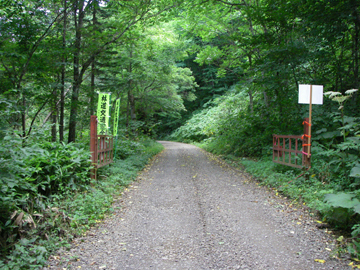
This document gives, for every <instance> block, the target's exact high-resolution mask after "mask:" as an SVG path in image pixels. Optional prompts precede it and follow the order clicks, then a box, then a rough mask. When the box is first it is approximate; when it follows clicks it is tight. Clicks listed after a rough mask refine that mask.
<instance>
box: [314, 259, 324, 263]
mask: <svg viewBox="0 0 360 270" xmlns="http://www.w3.org/2000/svg"><path fill="white" fill-rule="evenodd" d="M315 262H319V263H325V260H320V259H315Z"/></svg>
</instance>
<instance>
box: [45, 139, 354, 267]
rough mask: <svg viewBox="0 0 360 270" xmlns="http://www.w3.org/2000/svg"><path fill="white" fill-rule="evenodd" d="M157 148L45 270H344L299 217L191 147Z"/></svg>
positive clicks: (326, 240)
mask: <svg viewBox="0 0 360 270" xmlns="http://www.w3.org/2000/svg"><path fill="white" fill-rule="evenodd" d="M161 143H162V144H163V145H164V146H165V150H164V151H163V152H162V153H161V154H159V155H158V156H157V157H156V158H155V159H154V160H153V162H152V164H151V166H149V167H148V168H147V169H146V170H144V171H143V172H142V174H141V175H140V176H139V177H138V180H137V181H136V182H134V183H133V184H132V185H131V186H130V187H129V188H128V189H127V190H126V191H125V192H124V194H123V195H122V197H121V198H120V199H119V200H117V201H116V202H115V204H114V207H115V208H118V210H117V211H115V213H114V215H113V216H111V217H109V218H107V219H106V220H105V221H104V222H103V223H101V224H100V225H99V226H98V227H97V228H94V229H92V230H91V231H90V232H89V233H88V234H87V236H85V237H82V238H78V239H77V240H76V241H75V242H74V244H73V247H72V248H71V249H70V250H68V251H63V252H62V253H61V254H59V256H58V257H56V256H55V257H52V258H51V259H50V261H49V264H50V265H49V267H47V268H44V269H119V270H120V269H121V270H122V269H134V270H140V269H166V270H168V269H169V270H170V269H179V270H183V269H193V270H198V269H248V270H254V269H281V270H288V269H297V270H301V269H304V270H305V269H306V270H309V269H326V270H329V269H351V268H350V267H348V266H346V264H345V263H343V262H341V261H338V260H336V259H332V258H331V257H330V254H331V252H330V250H333V249H334V246H333V242H334V239H333V238H331V237H330V236H329V235H328V234H327V233H326V232H325V231H323V230H319V229H318V228H317V227H316V222H315V220H313V219H312V218H311V217H309V215H308V213H307V211H306V210H303V209H295V208H296V207H294V206H293V207H291V205H290V203H289V202H288V201H286V200H285V199H283V198H280V197H279V196H277V195H276V194H275V192H271V191H269V190H268V189H267V188H265V187H259V186H258V185H257V184H256V183H255V182H254V181H250V180H249V178H248V177H247V176H246V175H244V174H243V173H242V172H240V171H237V170H234V169H232V168H230V167H229V166H227V165H225V164H222V163H221V162H220V161H218V160H217V159H216V158H215V157H214V156H212V155H211V154H209V153H206V152H205V151H203V150H201V149H199V148H197V147H195V146H192V145H188V144H182V143H174V142H165V141H162V142H161ZM316 260H324V261H325V262H324V263H321V261H320V262H318V261H316Z"/></svg>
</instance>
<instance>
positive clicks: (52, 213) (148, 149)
mask: <svg viewBox="0 0 360 270" xmlns="http://www.w3.org/2000/svg"><path fill="white" fill-rule="evenodd" d="M139 145H140V146H141V147H137V148H136V150H134V151H132V152H131V154H130V155H128V156H127V157H126V158H124V159H118V160H116V161H115V162H114V163H113V164H111V165H110V166H107V167H104V168H102V169H100V170H99V172H98V173H99V180H98V181H96V182H92V183H91V185H89V186H88V187H87V188H86V189H85V190H83V191H81V192H69V193H67V194H61V195H58V196H53V200H52V202H51V203H50V204H49V205H47V207H46V209H44V211H43V212H41V213H39V214H37V215H35V216H36V217H37V219H36V220H35V222H33V224H34V227H33V228H32V229H31V231H28V232H27V234H26V237H23V238H21V239H20V240H19V241H18V242H17V243H16V244H15V246H14V248H13V250H12V251H11V253H10V254H8V255H6V256H2V259H1V260H0V268H1V269H39V268H41V267H42V266H44V265H45V264H46V262H47V259H48V257H49V255H50V254H51V253H53V252H54V251H56V250H58V249H59V248H61V247H65V248H66V247H69V246H70V245H69V243H70V241H71V240H72V239H73V238H74V237H77V236H78V235H81V234H82V233H84V232H85V231H86V230H88V229H89V228H90V227H91V226H93V225H94V224H96V223H98V222H99V220H101V219H103V218H104V217H105V216H106V214H108V213H111V211H113V209H112V207H111V205H112V202H113V198H114V197H115V196H118V195H120V194H121V191H122V190H123V189H124V187H126V186H128V185H129V184H130V183H131V182H132V181H133V180H134V179H135V178H136V176H137V173H138V172H139V171H140V170H142V169H143V168H144V167H145V165H146V164H147V163H148V162H149V159H150V158H151V157H153V156H154V155H156V154H158V153H159V152H161V151H162V149H163V146H162V145H161V144H158V143H156V142H154V141H151V140H145V141H143V142H141V143H140V144H138V146H139Z"/></svg>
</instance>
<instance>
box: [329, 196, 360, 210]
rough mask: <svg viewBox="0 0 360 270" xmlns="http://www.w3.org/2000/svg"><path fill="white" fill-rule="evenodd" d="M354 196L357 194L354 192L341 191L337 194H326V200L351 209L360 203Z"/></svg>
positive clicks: (332, 204) (336, 205)
mask: <svg viewBox="0 0 360 270" xmlns="http://www.w3.org/2000/svg"><path fill="white" fill-rule="evenodd" d="M354 197H355V195H354V194H352V193H345V192H340V193H337V194H327V195H325V201H326V202H327V203H328V204H330V205H331V206H333V207H343V208H348V209H351V208H354V207H355V206H358V205H360V201H359V200H358V199H356V198H354Z"/></svg>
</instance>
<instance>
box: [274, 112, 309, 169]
mask: <svg viewBox="0 0 360 270" xmlns="http://www.w3.org/2000/svg"><path fill="white" fill-rule="evenodd" d="M308 120H309V119H308V118H305V122H304V134H305V135H308V133H309V125H307V124H306V122H307V123H309V121H308ZM305 135H303V136H301V135H300V136H299V135H277V134H274V135H273V162H275V163H279V164H283V165H287V166H291V167H295V168H303V167H310V164H311V163H310V157H311V156H309V155H307V154H306V153H307V150H308V146H307V145H308V144H309V143H310V138H309V137H308V136H305ZM292 140H294V142H295V143H293V142H292ZM299 142H300V143H299ZM287 143H288V144H287ZM293 145H295V149H292V146H293ZM300 157H301V164H298V158H300Z"/></svg>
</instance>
